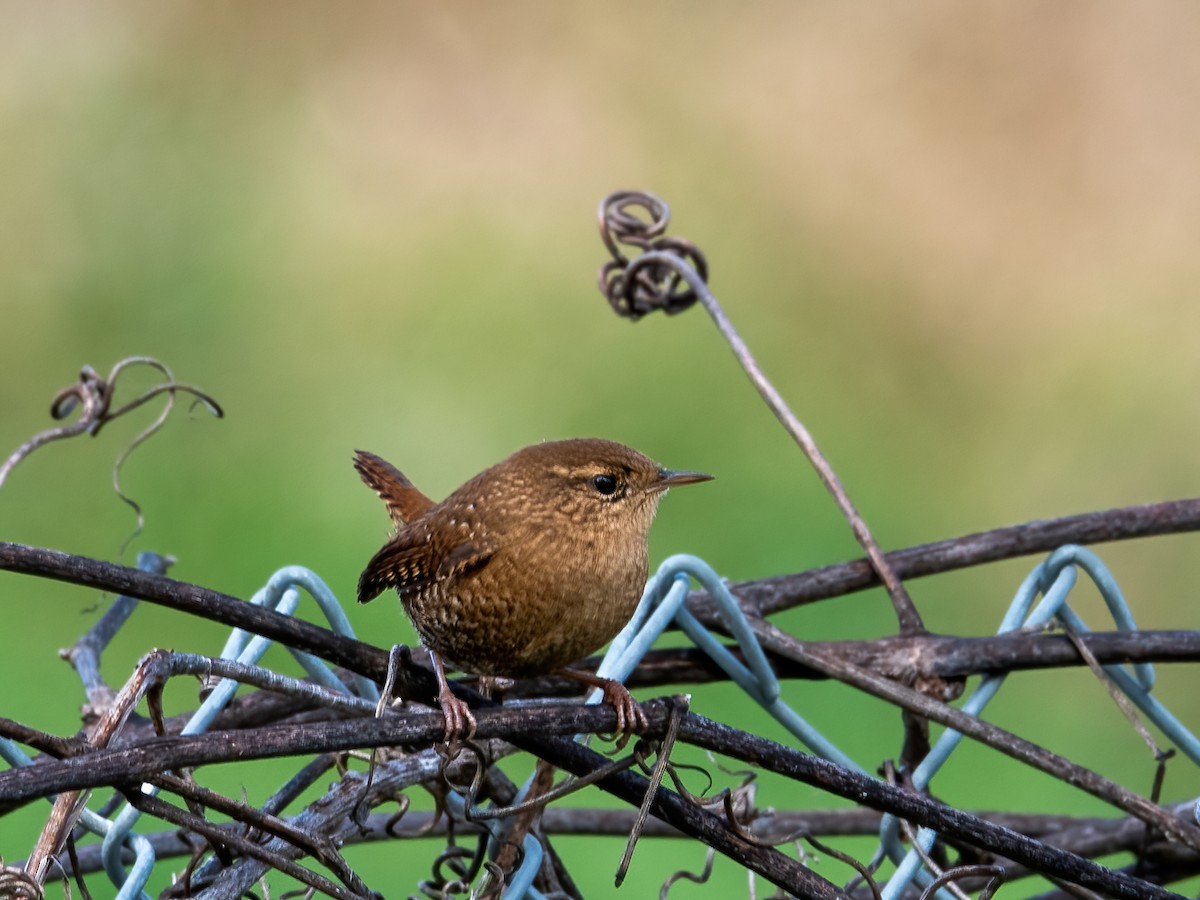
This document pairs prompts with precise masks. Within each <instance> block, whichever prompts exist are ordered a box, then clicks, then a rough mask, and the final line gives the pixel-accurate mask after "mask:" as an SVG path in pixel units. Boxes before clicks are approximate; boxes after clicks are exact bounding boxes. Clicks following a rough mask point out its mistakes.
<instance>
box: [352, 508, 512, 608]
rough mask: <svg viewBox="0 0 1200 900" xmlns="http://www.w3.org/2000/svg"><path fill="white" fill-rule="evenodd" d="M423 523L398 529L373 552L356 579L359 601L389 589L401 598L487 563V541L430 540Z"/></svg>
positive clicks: (488, 557)
mask: <svg viewBox="0 0 1200 900" xmlns="http://www.w3.org/2000/svg"><path fill="white" fill-rule="evenodd" d="M424 526H425V523H423V522H417V523H414V525H413V526H410V527H408V528H403V529H401V531H400V533H399V534H397V535H396V536H395V537H394V538H392V539H391V540H390V541H388V542H387V543H386V544H385V545H384V546H383V547H382V548H381V549H380V551H379V552H378V553H376V554H375V555H374V556H373V557H372V558H371V561H370V562H369V563H367V567H366V569H364V570H363V573H362V576H361V577H360V578H359V579H358V602H359V603H367V602H369V601H370V600H373V599H375V598H376V597H378V596H379V595H380V594H382V593H383V592H384V591H386V590H387V589H388V588H395V589H396V591H397V592H398V593H399V594H400V596H401V597H403V596H404V595H406V594H412V593H416V592H418V591H421V590H424V589H426V588H428V587H429V586H431V585H433V584H434V583H436V582H438V581H442V580H443V579H446V578H450V577H453V576H458V575H463V574H465V573H467V572H468V571H471V570H474V569H478V568H481V567H482V566H485V565H487V562H488V560H490V559H491V558H492V554H493V553H494V552H495V548H494V547H493V546H491V544H490V542H488V541H487V540H483V539H479V538H475V539H462V540H459V541H457V542H454V543H450V542H445V541H438V540H436V539H431V537H430V535H429V530H428V529H427V528H426V527H424Z"/></svg>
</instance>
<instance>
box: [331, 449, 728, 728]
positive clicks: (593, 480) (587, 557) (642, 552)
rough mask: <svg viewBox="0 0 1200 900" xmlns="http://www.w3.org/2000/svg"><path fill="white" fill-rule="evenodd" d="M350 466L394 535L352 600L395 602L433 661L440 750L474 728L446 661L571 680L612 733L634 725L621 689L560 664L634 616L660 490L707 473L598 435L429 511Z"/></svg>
mask: <svg viewBox="0 0 1200 900" xmlns="http://www.w3.org/2000/svg"><path fill="white" fill-rule="evenodd" d="M354 468H355V469H357V470H358V473H359V475H361V476H362V479H363V481H365V482H366V483H367V485H369V486H370V487H371V488H373V489H374V490H375V491H376V492H377V493H378V494H379V496H380V497H381V498H383V501H384V502H385V503H386V504H387V508H388V512H389V513H390V514H391V517H392V521H393V522H394V523H395V525H396V529H397V530H396V534H395V535H394V536H393V537H392V538H391V540H389V541H388V542H387V543H386V544H385V545H384V546H383V548H382V549H381V550H380V551H379V552H378V553H376V554H375V556H374V557H373V558H372V559H371V561H370V562H369V563H367V568H366V569H365V570H364V571H363V573H362V576H361V577H360V578H359V582H358V601H359V602H360V603H366V602H368V601H370V600H372V599H374V598H375V597H377V596H379V594H381V593H382V592H383V591H385V590H387V589H388V588H395V589H396V591H397V593H399V595H400V600H401V602H402V603H403V604H404V611H405V612H406V613H407V614H408V617H409V619H411V620H412V623H413V626H414V627H415V628H416V630H417V633H418V634H419V635H420V636H421V641H422V642H423V643H424V644H425V646H426V647H427V648H428V649H429V651H430V655H431V657H432V659H433V665H434V670H435V672H436V674H437V678H438V687H439V691H438V701H439V703H440V704H441V706H442V711H443V713H444V714H445V717H446V738H447V740H448V741H449V740H452V739H454V738H456V737H458V736H459V735H462V734H464V733H465V734H466V735H467V736H470V735H471V734H472V733H473V732H474V730H475V720H474V717H473V716H472V715H471V713H470V711H469V710H468V709H467V706H466V704H465V703H463V702H462V701H461V700H459V699H458V698H457V697H455V696H454V695H453V694H452V693H451V692H450V688H449V685H448V684H447V682H446V674H445V670H444V667H443V660H445V662H446V663H447V664H449V665H451V666H452V667H454V668H457V669H461V670H462V671H464V672H468V673H471V674H475V675H487V676H502V677H526V676H535V675H547V674H550V673H554V672H557V673H561V674H564V675H568V676H570V677H572V678H576V679H577V680H580V681H584V682H586V683H588V684H593V685H596V686H600V687H602V688H603V689H604V696H605V700H606V701H607V702H608V703H610V704H611V705H612V706H613V707H614V708H615V709H616V710H617V719H618V729H619V730H621V731H627V730H629V729H630V728H632V727H633V726H635V725H637V724H640V722H641V711H640V709H638V707H637V706H636V704H635V703H634V702H633V699H632V698H631V697H630V696H629V692H628V691H627V690H626V689H625V687H624V685H621V684H619V683H617V682H615V681H610V680H609V679H603V678H598V677H597V676H595V675H591V674H589V673H585V672H576V671H573V670H571V669H568V668H566V667H567V666H568V665H569V664H570V663H573V662H576V661H577V660H579V659H582V658H583V657H584V656H587V655H588V654H590V653H592V652H594V651H595V650H597V649H598V648H600V647H601V646H603V645H604V644H605V643H607V642H608V641H609V640H611V639H612V638H613V637H614V636H615V635H616V634H617V632H618V631H620V630H621V628H623V627H624V625H625V623H626V622H628V621H629V618H630V616H631V615H633V611H634V609H635V608H636V607H637V603H638V600H639V599H640V597H641V593H642V587H643V585H644V584H645V581H646V575H647V562H646V537H647V535H648V533H649V531H650V523H651V522H653V520H654V514H655V512H656V511H657V509H658V503H659V500H661V499H662V496H663V494H665V493H666V491H667V489H668V488H670V487H673V486H675V485H679V484H691V483H693V482H698V481H707V480H709V479H710V478H711V477H712V476H710V475H704V474H701V473H699V472H682V471H673V470H670V469H664V468H662V467H661V466H659V465H658V463H656V462H654V461H653V460H651V459H648V458H647V457H645V456H643V455H642V454H640V453H638V452H637V451H636V450H632V449H630V448H629V447H626V446H624V445H622V444H618V443H615V442H613V441H606V440H600V439H586V440H569V441H551V442H547V443H544V444H536V445H534V446H532V447H526V448H525V449H524V450H519V451H517V452H516V453H514V454H513V455H512V456H510V457H508V459H505V460H503V461H502V462H499V463H497V464H496V465H494V466H492V467H491V468H490V469H486V470H485V471H483V472H481V473H480V474H478V475H476V476H475V477H474V478H472V479H471V480H470V481H468V482H467V483H466V484H464V485H463V486H462V487H460V488H459V489H458V490H456V491H455V492H454V493H452V494H451V495H450V496H449V497H447V498H446V499H445V500H443V501H442V502H441V503H436V504H435V503H434V502H433V501H432V500H430V499H429V498H428V497H426V496H425V495H424V494H422V493H421V492H420V491H419V490H417V489H416V488H415V487H413V485H412V482H410V481H409V480H408V479H407V478H405V477H404V475H403V474H401V473H400V472H399V471H398V470H397V469H396V468H395V467H394V466H392V465H390V464H389V463H387V462H385V461H384V460H382V459H380V458H379V457H378V456H374V455H373V454H370V453H365V452H364V451H362V450H358V451H355V457H354Z"/></svg>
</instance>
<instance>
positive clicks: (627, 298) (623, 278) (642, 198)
mask: <svg viewBox="0 0 1200 900" xmlns="http://www.w3.org/2000/svg"><path fill="white" fill-rule="evenodd" d="M599 218H600V236H601V238H602V239H603V241H604V246H605V247H607V248H608V252H609V254H611V256H612V260H610V261H609V262H606V263H605V264H604V265H603V266H601V267H600V275H599V279H598V280H599V286H600V291H601V293H603V294H604V296H605V297H607V298H608V302H609V303H610V304H611V305H612V308H613V310H614V311H615V312H616V313H617V314H618V315H620V316H624V317H626V318H628V319H631V320H633V321H635V322H636V321H637V320H638V319H640V318H641V317H642V316H644V315H646V314H647V313H651V312H654V311H655V310H658V309H661V310H662V311H663V312H665V313H667V314H668V315H674V314H675V313H681V312H683V311H684V310H685V309H687V308H688V307H689V306H691V305H692V304H693V303H695V302H696V300H697V299H698V297H697V296H696V292H695V291H693V290H692V289H691V287H689V286H688V284H687V282H685V281H684V280H683V278H682V277H680V275H679V272H678V270H677V269H676V268H675V267H674V266H673V265H672V264H671V262H670V260H668V259H664V258H662V257H658V256H657V255H655V254H657V253H659V252H664V253H670V254H673V255H674V256H675V257H678V258H681V259H682V260H684V261H685V262H686V263H687V264H688V265H690V266H691V267H692V268H693V269H695V271H696V273H697V274H698V275H699V276H700V278H701V279H702V280H704V281H707V280H708V261H707V260H706V259H705V258H704V254H703V253H701V252H700V248H699V247H697V246H696V245H695V244H693V243H692V242H691V241H689V240H687V239H686V238H680V237H667V236H666V234H665V232H666V230H667V224H668V223H669V222H670V220H671V210H670V207H668V206H667V204H666V202H665V201H664V200H662V199H661V198H659V197H656V196H654V195H653V194H650V193H646V192H644V191H617V192H616V193H613V194H609V195H608V196H607V197H605V198H604V199H603V200H602V201H600V212H599ZM621 245H624V246H626V247H635V248H637V249H638V251H640V253H642V254H650V255H649V256H637V257H635V258H634V259H633V260H632V261H631V260H630V259H629V258H628V257H627V256H626V255H625V254H624V253H623V252H622V251H621Z"/></svg>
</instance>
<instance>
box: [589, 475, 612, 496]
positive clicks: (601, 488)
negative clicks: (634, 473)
mask: <svg viewBox="0 0 1200 900" xmlns="http://www.w3.org/2000/svg"><path fill="white" fill-rule="evenodd" d="M592 487H594V488H595V489H596V490H597V491H598V492H599V493H601V494H603V495H604V496H605V497H611V496H612V495H613V494H615V493H616V492H617V479H616V478H614V477H613V476H612V475H593V476H592Z"/></svg>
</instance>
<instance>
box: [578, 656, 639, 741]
mask: <svg viewBox="0 0 1200 900" xmlns="http://www.w3.org/2000/svg"><path fill="white" fill-rule="evenodd" d="M559 674H562V675H565V676H567V677H568V678H573V679H575V680H576V681H582V682H583V683H584V684H590V685H591V686H592V687H598V688H600V690H602V691H603V692H604V702H605V703H607V704H608V705H609V706H611V707H612V708H613V709H614V710H615V711H616V713H617V734H620V735H622V736H624V738H626V739H628V738H629V736H630V735H633V734H641V733H642V732H643V731H645V730H646V729H647V728H649V727H650V723H649V722H647V721H646V714H645V713H644V712H642V708H641V706H639V705H638V702H637V701H636V700H634V699H633V695H632V694H630V693H629V688H627V687H625V685H623V684H621V682H619V681H613V679H611V678H601V677H600V676H599V675H594V674H592V673H591V672H580V671H578V670H576V669H563V670H561V672H560V673H559Z"/></svg>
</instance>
